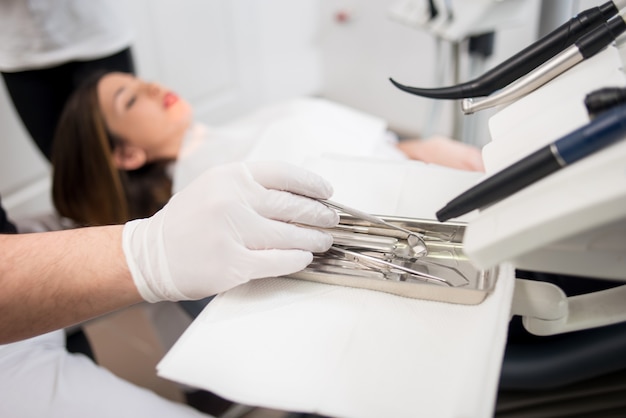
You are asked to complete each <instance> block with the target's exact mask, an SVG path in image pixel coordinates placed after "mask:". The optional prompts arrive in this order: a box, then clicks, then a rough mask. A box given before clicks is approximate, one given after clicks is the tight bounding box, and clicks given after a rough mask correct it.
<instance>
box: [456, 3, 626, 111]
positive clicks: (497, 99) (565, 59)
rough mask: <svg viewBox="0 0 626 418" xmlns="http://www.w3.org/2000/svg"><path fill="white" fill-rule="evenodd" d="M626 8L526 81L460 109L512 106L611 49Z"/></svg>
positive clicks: (623, 22)
mask: <svg viewBox="0 0 626 418" xmlns="http://www.w3.org/2000/svg"><path fill="white" fill-rule="evenodd" d="M625 19H626V9H624V10H622V11H621V12H620V14H619V15H618V16H615V17H613V18H611V19H610V20H609V21H608V22H606V23H604V24H602V25H601V26H598V27H597V28H595V29H594V30H592V31H591V32H589V33H587V34H586V35H584V36H583V37H582V38H580V39H579V40H577V41H576V42H575V43H574V45H572V46H570V47H568V48H567V49H565V50H564V51H563V52H561V53H559V54H558V55H557V56H555V57H554V58H552V59H551V60H549V61H548V62H546V63H544V64H543V65H541V66H539V67H537V68H535V69H534V70H533V71H531V72H530V73H528V74H527V75H526V76H524V77H523V78H521V79H519V80H517V81H515V82H514V83H513V84H511V85H509V86H507V87H505V88H503V89H502V90H500V91H499V92H497V93H495V94H493V95H491V96H489V97H487V98H485V99H482V100H474V99H473V98H468V99H463V101H462V102H461V110H462V111H463V113H465V114H471V113H474V112H477V111H479V110H484V109H488V108H490V107H494V106H498V105H504V104H508V103H511V102H513V101H515V100H517V99H519V98H520V97H523V96H525V95H526V94H528V93H530V92H532V91H534V90H536V89H538V88H539V87H541V86H543V85H544V84H546V83H547V82H548V81H550V80H552V79H554V78H556V77H557V76H559V75H561V74H562V73H564V72H565V71H567V70H569V69H570V68H572V67H573V66H575V65H576V64H578V63H580V62H582V61H584V60H586V59H587V58H590V57H592V56H594V55H595V54H597V53H598V52H600V51H602V50H603V49H604V48H606V47H607V46H609V45H610V44H611V43H612V42H614V41H615V39H616V38H617V37H618V36H620V35H621V34H622V33H624V31H626V20H625Z"/></svg>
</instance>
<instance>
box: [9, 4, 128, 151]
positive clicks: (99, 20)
mask: <svg viewBox="0 0 626 418" xmlns="http://www.w3.org/2000/svg"><path fill="white" fill-rule="evenodd" d="M122 7H124V2H119V1H110V0H89V1H84V0H2V1H0V72H1V73H2V78H3V79H4V83H5V85H6V87H7V90H8V93H9V95H10V97H11V101H12V103H13V105H14V107H15V109H16V110H17V113H18V115H19V117H20V118H21V120H22V122H23V123H24V125H25V127H26V129H27V130H28V133H29V134H30V136H31V137H32V139H33V140H34V141H35V143H36V144H37V147H38V148H39V149H40V150H41V152H42V153H43V154H44V155H45V156H46V158H47V159H48V160H49V159H50V152H51V149H52V140H53V137H54V131H55V129H56V125H57V122H58V119H59V116H60V114H61V111H62V109H63V107H64V105H65V102H66V100H67V98H68V97H69V95H70V94H71V93H72V92H73V91H74V89H75V88H76V86H77V85H79V84H80V83H81V81H82V80H83V79H84V78H85V77H86V76H88V75H89V74H91V73H92V72H93V71H96V70H109V71H121V72H126V73H134V72H135V69H134V63H133V57H132V52H131V43H132V39H133V30H132V28H131V25H130V22H129V21H128V20H127V18H126V16H125V14H124V10H123V9H122Z"/></svg>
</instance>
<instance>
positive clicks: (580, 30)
mask: <svg viewBox="0 0 626 418" xmlns="http://www.w3.org/2000/svg"><path fill="white" fill-rule="evenodd" d="M624 6H626V0H614V1H609V2H606V3H604V4H602V5H600V6H597V7H592V8H589V9H587V10H584V11H582V12H580V13H579V14H578V15H576V16H574V17H573V18H571V19H570V20H569V21H568V22H566V23H564V24H563V25H561V26H559V27H558V28H557V29H555V30H554V31H552V32H550V33H549V34H548V35H546V36H544V37H542V38H541V39H539V40H538V41H536V42H535V43H533V44H531V45H530V46H528V47H526V48H525V49H523V50H522V51H520V52H519V53H517V54H515V55H514V56H512V57H511V58H509V59H507V60H506V61H504V62H502V63H501V64H499V65H497V66H496V67H494V68H493V69H491V70H489V71H487V72H486V73H485V74H483V75H482V76H480V77H478V78H476V79H474V80H472V81H468V82H465V83H462V84H458V85H456V86H450V87H439V88H419V87H409V86H405V85H403V84H400V83H398V82H396V81H395V80H393V79H391V78H390V79H389V80H390V81H391V82H392V83H393V85H394V86H396V87H397V88H399V89H400V90H403V91H405V92H407V93H411V94H415V95H417V96H422V97H429V98H433V99H464V98H469V97H480V96H488V95H490V94H491V93H493V92H494V91H496V90H499V89H501V88H503V87H505V86H507V85H509V84H510V83H512V82H513V81H515V80H517V79H518V78H520V77H522V76H524V75H526V74H528V73H529V72H530V71H532V70H534V69H535V68H537V67H538V66H540V65H541V64H543V63H544V62H546V61H548V60H549V59H550V58H552V57H554V56H555V55H556V54H558V53H559V52H561V51H563V50H565V49H566V48H568V47H569V46H571V45H573V44H574V42H576V41H577V40H578V39H579V38H580V37H581V36H582V35H584V34H586V33H588V32H590V31H591V30H593V29H595V28H596V27H598V26H600V25H602V24H603V23H606V21H607V20H609V19H610V18H611V17H612V16H614V15H616V14H617V13H618V12H619V9H621V8H622V7H624Z"/></svg>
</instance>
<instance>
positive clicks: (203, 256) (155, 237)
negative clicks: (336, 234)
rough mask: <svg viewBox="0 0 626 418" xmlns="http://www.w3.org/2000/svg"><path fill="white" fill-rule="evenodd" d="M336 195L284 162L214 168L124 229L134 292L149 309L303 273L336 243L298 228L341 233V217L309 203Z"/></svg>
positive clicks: (316, 178)
mask: <svg viewBox="0 0 626 418" xmlns="http://www.w3.org/2000/svg"><path fill="white" fill-rule="evenodd" d="M331 195H332V187H331V186H330V184H329V183H327V182H326V181H325V180H323V179H322V178H321V177H319V176H317V175H316V174H314V173H312V172H310V171H306V170H304V169H301V168H299V167H296V166H293V165H289V164H286V163H270V162H254V163H234V164H228V165H224V166H221V167H217V168H214V169H211V170H209V171H207V172H206V173H204V174H203V175H201V176H200V177H199V178H197V179H196V180H195V181H194V182H193V183H191V184H190V185H189V186H188V187H186V188H185V189H183V190H182V191H181V192H179V193H177V194H176V195H174V196H173V197H172V199H171V200H170V202H169V203H168V204H167V205H166V206H165V207H164V208H163V209H162V210H160V211H159V212H157V213H156V214H155V215H154V216H152V217H150V218H147V219H140V220H135V221H131V222H128V223H127V224H126V225H125V226H124V233H123V247H124V253H125V255H126V260H127V263H128V266H129V268H130V271H131V274H132V276H133V280H134V282H135V285H136V286H137V289H138V290H139V293H140V294H141V296H142V297H143V298H144V299H145V300H147V301H148V302H157V301H161V300H172V301H176V300H189V299H200V298H204V297H207V296H210V295H213V294H216V293H220V292H223V291H225V290H228V289H230V288H232V287H235V286H237V285H239V284H242V283H245V282H247V281H249V280H251V279H258V278H262V277H275V276H281V275H285V274H290V273H294V272H296V271H300V270H302V269H303V268H305V267H306V266H307V265H308V264H309V263H310V262H311V261H312V257H313V255H312V252H323V251H326V250H327V249H328V248H329V247H330V245H331V244H332V237H331V236H330V235H329V234H327V233H324V232H321V231H318V230H315V229H311V228H306V227H302V226H297V225H294V224H293V223H299V224H304V225H311V226H315V227H322V228H329V227H333V226H335V225H336V224H337V223H338V222H339V217H338V215H337V213H336V212H335V211H333V210H331V209H328V208H327V207H326V206H325V205H323V204H321V203H320V202H317V201H315V200H313V199H310V198H308V197H305V196H310V197H313V198H322V199H327V198H329V197H330V196H331ZM291 222H293V223H291Z"/></svg>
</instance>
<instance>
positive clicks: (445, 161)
mask: <svg viewBox="0 0 626 418" xmlns="http://www.w3.org/2000/svg"><path fill="white" fill-rule="evenodd" d="M398 148H399V149H400V150H401V151H402V152H404V154H405V155H406V156H407V157H409V158H411V159H413V160H419V161H423V162H425V163H430V164H439V165H443V166H446V167H451V168H458V169H461V170H470V171H485V167H484V165H483V159H482V154H481V152H480V149H478V148H476V147H474V146H471V145H468V144H464V143H462V142H460V141H455V140H454V139H450V138H447V137H444V136H433V137H430V138H427V139H405V140H402V141H400V142H398Z"/></svg>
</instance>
